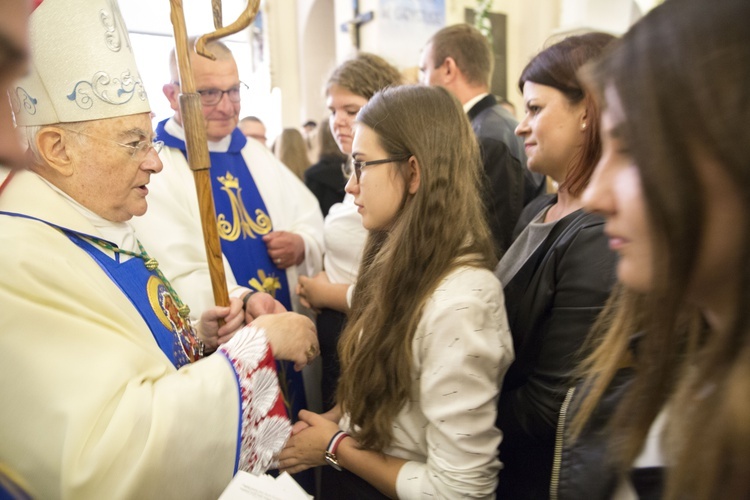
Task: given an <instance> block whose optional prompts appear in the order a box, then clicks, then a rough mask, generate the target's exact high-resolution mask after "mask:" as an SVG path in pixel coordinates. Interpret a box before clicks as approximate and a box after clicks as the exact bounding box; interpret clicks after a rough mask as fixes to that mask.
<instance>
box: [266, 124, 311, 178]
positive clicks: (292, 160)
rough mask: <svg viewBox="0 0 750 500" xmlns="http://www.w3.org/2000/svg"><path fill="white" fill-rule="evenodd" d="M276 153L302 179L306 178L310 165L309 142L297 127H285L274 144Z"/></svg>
mask: <svg viewBox="0 0 750 500" xmlns="http://www.w3.org/2000/svg"><path fill="white" fill-rule="evenodd" d="M273 150H274V154H275V155H276V158H278V159H279V160H280V161H281V163H283V164H284V165H286V166H287V167H289V170H291V171H292V172H294V174H295V175H296V176H297V177H299V178H300V179H304V174H305V170H307V169H308V168H309V167H310V159H309V158H308V156H307V144H306V143H305V138H304V137H302V133H301V132H300V131H299V130H297V129H296V128H285V129H284V130H283V131H282V132H281V135H280V136H279V138H278V139H276V144H274V148H273Z"/></svg>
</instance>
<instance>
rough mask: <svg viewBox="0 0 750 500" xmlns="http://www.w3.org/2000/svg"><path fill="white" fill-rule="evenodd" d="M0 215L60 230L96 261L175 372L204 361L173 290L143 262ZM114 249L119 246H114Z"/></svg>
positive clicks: (86, 240)
mask: <svg viewBox="0 0 750 500" xmlns="http://www.w3.org/2000/svg"><path fill="white" fill-rule="evenodd" d="M0 214H3V215H10V216H13V217H22V218H24V219H31V220H36V221H39V222H43V223H44V224H47V225H48V226H50V227H53V228H55V229H58V230H59V231H61V232H62V233H63V234H65V235H66V236H67V237H68V238H69V239H70V241H72V242H73V243H75V244H76V245H77V246H78V247H80V248H81V249H82V250H83V251H84V252H86V253H87V254H88V255H89V256H90V257H91V258H92V259H94V260H95V261H96V263H97V264H99V267H101V269H102V271H104V273H105V274H106V275H107V276H108V277H109V279H111V280H112V281H113V282H114V283H115V284H116V285H117V287H118V288H119V289H120V290H121V291H122V292H123V293H124V294H125V296H127V298H128V299H130V302H131V303H132V304H133V306H134V307H135V308H136V309H137V310H138V312H139V313H140V315H141V317H142V318H143V321H145V322H146V325H148V328H149V330H151V334H152V335H153V336H154V340H155V341H156V343H157V345H158V346H159V349H161V351H162V352H163V353H164V354H165V355H166V356H167V358H169V361H171V362H172V364H173V365H174V366H175V368H180V367H181V366H183V365H186V364H188V363H192V362H193V361H196V360H198V359H199V358H200V355H199V351H200V347H199V345H198V342H197V340H196V333H195V330H193V327H192V325H191V324H190V321H188V320H186V319H183V318H182V317H181V316H180V314H179V312H178V310H177V302H176V301H175V299H174V297H172V294H171V293H170V291H169V289H168V288H167V286H166V285H165V284H164V282H163V281H162V280H161V278H159V276H158V275H157V274H156V272H155V271H152V270H149V269H147V268H146V265H145V263H144V262H143V260H142V259H139V258H137V257H133V258H131V259H129V260H127V261H125V262H120V254H119V253H116V252H115V255H114V258H112V257H110V256H109V255H107V254H106V253H104V251H102V250H101V249H100V248H99V247H98V246H97V245H95V244H94V243H92V242H91V241H90V239H89V237H88V236H87V235H85V234H81V233H78V232H76V231H72V230H70V229H67V228H64V227H61V226H58V225H56V224H52V223H50V222H47V221H45V220H43V219H38V218H36V217H31V216H28V215H24V214H18V213H13V212H0ZM96 239H98V238H96ZM112 246H113V247H114V246H115V245H114V244H112Z"/></svg>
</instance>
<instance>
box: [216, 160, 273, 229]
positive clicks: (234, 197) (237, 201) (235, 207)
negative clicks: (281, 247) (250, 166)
mask: <svg viewBox="0 0 750 500" xmlns="http://www.w3.org/2000/svg"><path fill="white" fill-rule="evenodd" d="M218 179H219V182H221V186H222V187H221V190H222V191H224V192H226V193H227V195H228V196H229V203H230V204H231V206H232V215H231V219H230V220H231V221H234V222H233V223H232V222H230V220H227V216H226V215H225V214H219V215H218V216H217V217H216V219H217V226H218V228H219V236H220V237H221V238H222V239H225V240H227V241H235V240H237V239H238V238H239V237H240V233H241V234H242V237H243V238H247V237H248V236H249V237H250V238H253V239H255V236H256V235H261V236H262V235H264V234H268V233H270V232H271V230H272V229H273V225H272V224H271V218H270V217H268V215H267V214H266V213H264V212H263V210H261V209H260V208H259V209H257V210H256V211H255V219H253V218H252V217H251V216H250V214H249V213H248V212H247V209H246V208H245V204H244V203H243V202H242V197H241V196H240V193H241V192H242V188H241V187H240V183H239V180H238V179H237V178H236V177H235V176H233V175H232V174H231V173H229V172H227V175H226V176H222V177H219V178H218Z"/></svg>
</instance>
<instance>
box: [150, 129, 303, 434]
mask: <svg viewBox="0 0 750 500" xmlns="http://www.w3.org/2000/svg"><path fill="white" fill-rule="evenodd" d="M166 122H167V120H164V121H162V122H160V123H159V124H158V125H157V127H156V139H157V140H160V141H164V144H165V145H166V146H168V147H171V148H175V149H179V150H180V151H182V153H183V155H185V157H186V158H187V152H186V146H185V141H183V140H181V139H178V138H177V137H174V136H172V135H170V134H169V132H167V131H166V130H165V128H164V125H165V124H166ZM231 137H232V138H231V142H230V144H229V149H228V150H227V151H226V152H225V153H217V152H211V153H209V155H210V158H211V169H210V170H209V172H210V176H211V188H212V192H213V198H214V208H215V210H216V224H217V228H218V232H219V238H220V239H221V251H222V253H223V254H224V256H225V257H226V258H227V261H228V262H229V267H231V268H232V273H233V274H234V277H235V279H236V280H237V283H238V284H239V285H242V286H246V287H248V288H251V289H253V290H257V291H262V292H267V293H269V294H271V295H273V296H274V297H275V298H276V300H278V301H279V302H281V303H282V304H283V305H284V307H286V309H287V310H288V311H291V310H292V301H291V295H290V290H289V282H288V281H287V278H286V271H285V270H283V269H280V268H278V267H277V266H276V264H275V263H274V262H273V260H272V259H271V257H270V256H269V255H268V250H267V249H266V244H265V242H264V241H263V236H264V235H266V234H268V233H270V232H271V231H273V221H271V217H270V216H269V215H268V210H267V209H266V205H265V202H264V201H263V198H262V197H261V195H260V192H259V191H258V186H257V185H256V184H255V181H254V179H253V176H252V174H251V173H250V169H249V168H248V166H247V164H246V163H245V159H244V158H243V156H242V148H244V147H245V144H247V138H245V136H244V135H242V132H240V130H239V129H237V128H235V129H234V131H233V132H232V136H231ZM278 365H279V372H280V373H281V374H283V377H281V380H280V382H281V385H282V391H283V393H284V396H285V397H286V398H288V400H287V401H286V405H287V410H288V411H289V412H290V416H291V417H292V418H293V420H296V416H297V413H299V410H302V409H305V408H306V407H307V403H306V399H305V391H304V385H303V382H302V374H301V373H299V372H295V371H294V369H293V364H292V363H290V362H286V361H284V362H278Z"/></svg>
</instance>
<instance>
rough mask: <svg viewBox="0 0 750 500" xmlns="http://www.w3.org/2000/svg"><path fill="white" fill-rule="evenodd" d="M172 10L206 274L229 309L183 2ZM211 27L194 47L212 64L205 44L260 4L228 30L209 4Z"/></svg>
mask: <svg viewBox="0 0 750 500" xmlns="http://www.w3.org/2000/svg"><path fill="white" fill-rule="evenodd" d="M169 3H170V6H171V14H170V18H171V21H172V28H173V30H174V40H175V54H176V56H177V67H178V71H179V75H180V91H181V94H180V114H181V116H182V121H183V123H182V125H183V127H184V129H185V144H186V148H187V162H188V165H189V166H190V169H191V170H192V171H193V176H194V178H195V189H196V191H197V192H198V205H199V207H200V214H201V226H202V227H203V240H204V243H205V245H206V257H207V260H208V270H209V273H210V275H211V286H212V289H213V294H214V300H215V302H216V305H217V306H228V305H229V294H228V292H227V280H226V275H225V274H224V265H223V262H222V258H221V243H220V241H219V233H218V230H217V228H216V212H215V210H214V200H213V195H212V194H211V177H210V175H209V169H210V168H211V160H210V157H209V155H208V138H207V136H206V124H205V121H204V119H203V113H202V111H201V101H200V94H198V93H197V92H196V90H195V80H194V78H193V71H192V66H191V63H190V53H189V51H190V50H192V48H191V47H189V46H188V37H187V28H186V26H185V13H184V11H183V8H182V0H169ZM211 6H212V9H213V17H214V27H215V28H216V31H213V32H211V33H208V34H206V35H203V36H202V37H200V38H199V39H198V41H197V42H196V44H195V51H196V53H197V54H198V55H200V56H203V57H208V58H209V59H212V60H215V59H216V57H215V56H214V55H213V54H212V53H211V52H209V51H208V50H207V49H206V44H207V43H209V42H211V41H214V40H218V39H219V38H222V37H225V36H229V35H232V34H234V33H237V32H238V31H240V30H243V29H245V28H246V27H247V26H249V25H250V23H252V22H253V19H255V16H256V15H257V14H258V9H259V8H260V0H248V4H247V7H246V8H245V10H244V11H243V12H242V13H241V14H240V16H239V17H238V18H237V20H236V21H235V22H233V23H232V24H230V25H229V26H226V27H223V26H222V9H221V0H211Z"/></svg>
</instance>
